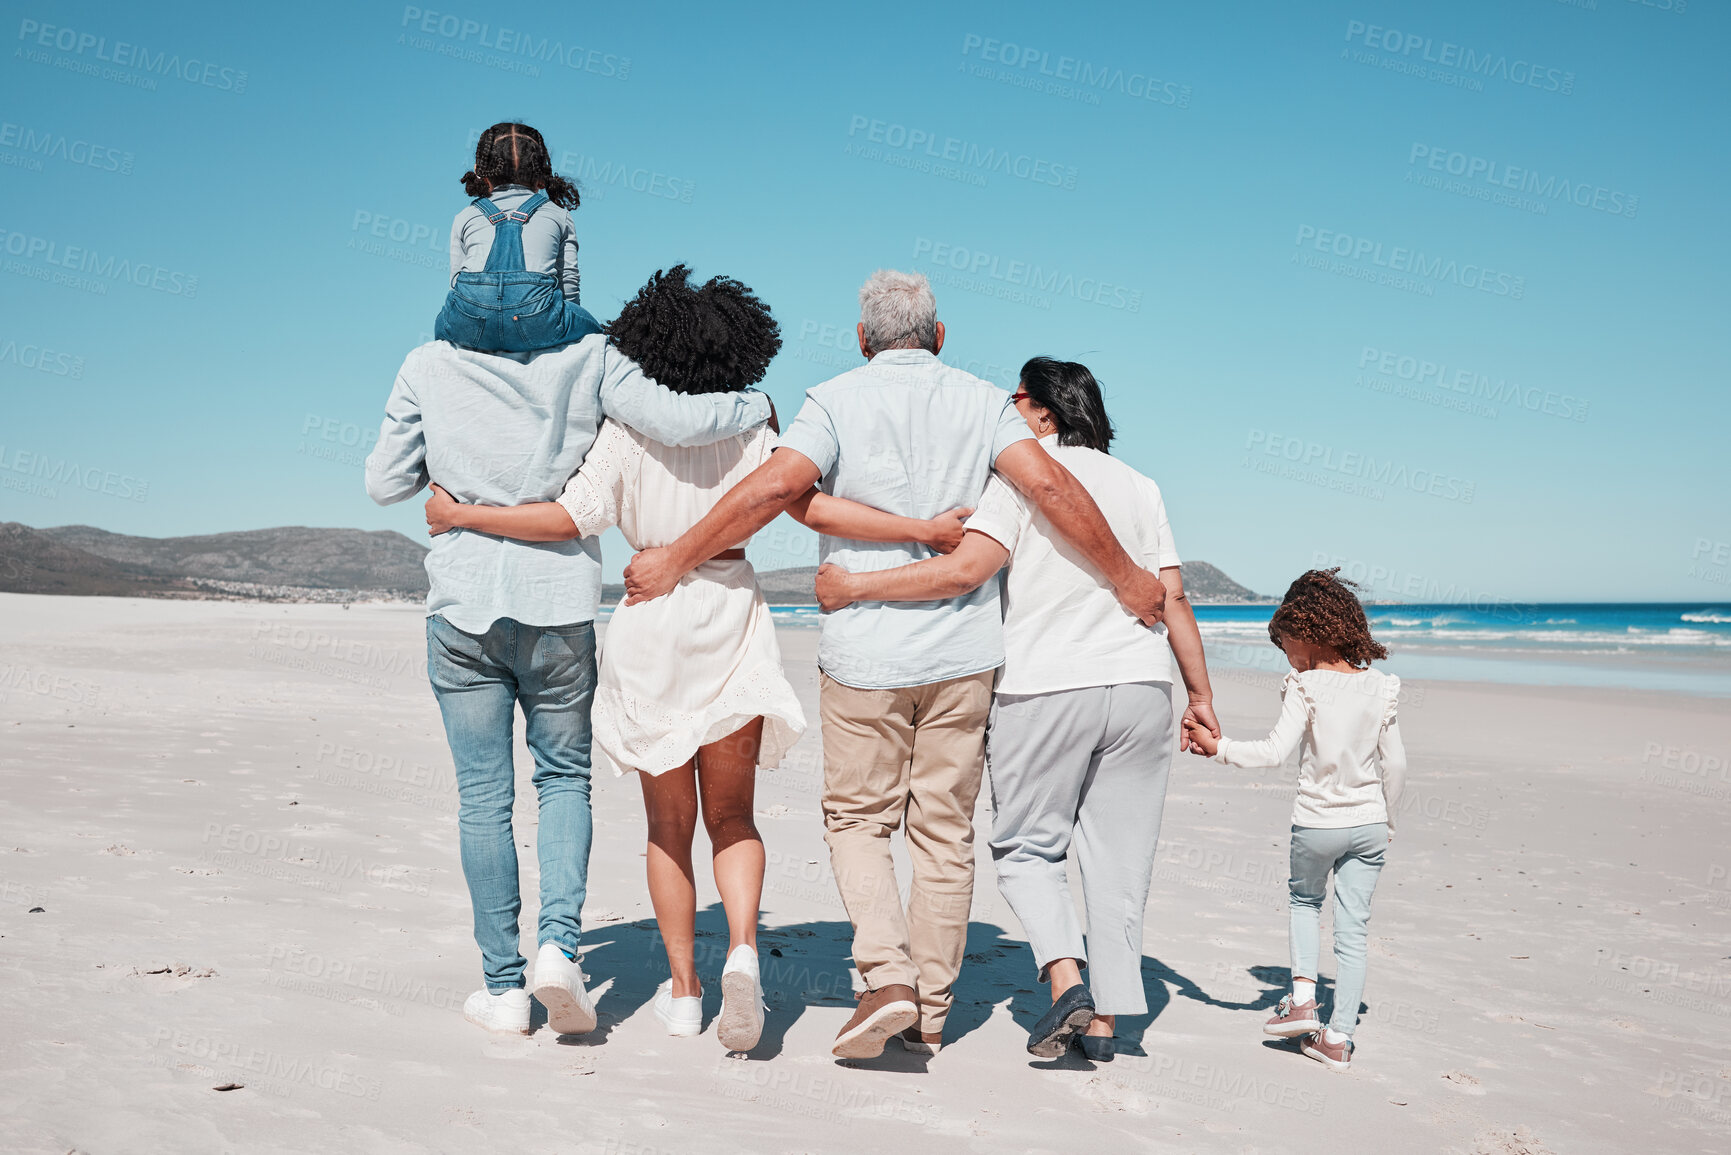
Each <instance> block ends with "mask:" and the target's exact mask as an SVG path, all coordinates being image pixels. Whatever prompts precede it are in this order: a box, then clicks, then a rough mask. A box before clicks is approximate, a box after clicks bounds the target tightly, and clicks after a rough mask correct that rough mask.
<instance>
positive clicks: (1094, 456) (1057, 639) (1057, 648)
mask: <svg viewBox="0 0 1731 1155" xmlns="http://www.w3.org/2000/svg"><path fill="white" fill-rule="evenodd" d="M1040 444H1041V445H1043V446H1044V447H1045V449H1046V452H1047V453H1050V454H1051V455H1052V457H1053V458H1054V459H1056V460H1057V462H1058V464H1060V465H1062V466H1063V467H1064V468H1065V469H1068V470H1069V471H1070V473H1071V474H1072V475H1074V476H1075V478H1076V480H1077V481H1079V482H1081V483H1082V488H1084V489H1086V490H1087V491H1088V493H1089V495H1090V496H1092V497H1093V499H1094V504H1096V505H1098V506H1099V507H1100V512H1101V513H1102V514H1104V515H1105V518H1106V524H1107V525H1110V526H1111V527H1112V532H1113V533H1114V534H1115V535H1117V538H1118V541H1119V542H1120V543H1121V544H1122V545H1123V546H1124V549H1125V552H1127V553H1128V554H1129V555H1130V557H1131V560H1133V561H1135V562H1137V563H1138V564H1140V565H1142V566H1143V567H1144V568H1146V569H1149V570H1154V571H1156V572H1157V571H1159V570H1162V569H1165V568H1167V567H1170V566H1175V565H1177V564H1178V547H1177V546H1176V545H1174V544H1173V541H1172V527H1171V526H1170V525H1169V524H1168V523H1167V521H1166V503H1165V502H1164V501H1162V500H1161V498H1160V487H1159V486H1157V485H1155V484H1154V483H1153V482H1152V481H1150V480H1149V479H1148V478H1146V477H1143V476H1142V475H1141V474H1140V473H1137V472H1136V471H1135V470H1134V469H1131V468H1130V467H1129V466H1128V465H1125V464H1124V463H1123V462H1122V461H1119V460H1118V459H1117V458H1116V457H1113V456H1111V455H1110V454H1106V453H1101V452H1100V451H1099V450H1097V449H1083V448H1081V447H1078V446H1065V445H1059V444H1058V438H1057V435H1056V434H1053V435H1052V436H1050V437H1043V438H1041V439H1040ZM967 526H968V528H969V529H970V530H975V531H977V532H979V533H983V534H986V535H987V536H988V537H991V538H992V539H993V540H995V541H997V542H998V543H999V544H1000V545H1002V546H1003V547H1004V548H1005V549H1007V550H1009V551H1010V567H1009V571H1008V573H1007V574H1006V575H1005V577H1004V672H1003V675H1002V676H1001V677H999V679H998V686H997V692H998V693H1000V694H1046V693H1052V692H1054V691H1057V690H1078V689H1081V688H1083V687H1086V686H1113V685H1117V684H1119V683H1121V682H1170V681H1172V650H1171V647H1170V646H1169V645H1168V644H1167V641H1166V627H1165V626H1163V625H1161V626H1155V627H1154V628H1153V629H1150V628H1148V627H1147V626H1145V625H1143V624H1142V622H1141V619H1139V618H1137V617H1136V615H1135V614H1132V613H1131V612H1130V611H1129V610H1127V609H1125V608H1124V607H1123V605H1122V604H1121V603H1120V602H1119V601H1118V596H1117V594H1115V593H1114V592H1113V590H1112V583H1111V582H1109V581H1107V580H1106V578H1105V576H1104V575H1103V574H1101V573H1100V571H1099V570H1098V569H1095V568H1094V565H1093V563H1091V562H1090V561H1088V559H1087V558H1085V557H1083V556H1082V555H1081V554H1080V553H1079V552H1077V550H1076V549H1075V547H1073V546H1072V545H1070V543H1069V542H1067V541H1065V540H1064V538H1063V536H1062V535H1060V534H1059V533H1058V532H1057V531H1056V530H1055V529H1053V528H1052V524H1051V522H1049V521H1047V520H1046V515H1045V514H1043V513H1041V512H1040V510H1039V508H1038V507H1036V506H1035V505H1033V504H1032V503H1030V502H1029V501H1028V499H1027V498H1025V497H1023V496H1022V494H1021V492H1020V491H1018V490H1017V489H1016V487H1015V486H1013V485H1011V484H1010V483H1008V482H1006V481H1005V480H1004V479H1003V478H1002V477H1001V476H999V475H998V474H996V473H994V474H992V479H991V481H989V482H988V483H987V485H986V492H985V495H984V496H983V497H981V498H980V506H979V508H978V509H977V510H975V511H974V514H973V516H972V517H970V518H968V522H967Z"/></svg>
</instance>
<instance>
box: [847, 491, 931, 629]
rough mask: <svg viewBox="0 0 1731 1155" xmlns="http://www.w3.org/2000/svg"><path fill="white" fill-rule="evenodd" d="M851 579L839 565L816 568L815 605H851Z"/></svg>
mask: <svg viewBox="0 0 1731 1155" xmlns="http://www.w3.org/2000/svg"><path fill="white" fill-rule="evenodd" d="M945 516H948V515H947V514H946V515H945ZM933 548H934V549H935V548H937V547H935V546H934V547H933ZM852 578H853V575H852V574H851V573H849V572H848V571H847V570H845V569H842V568H841V567H840V566H839V565H831V564H829V563H828V562H825V563H824V564H823V565H820V566H818V567H817V604H818V605H819V606H821V607H823V608H824V609H825V610H839V609H841V608H842V607H843V606H846V605H851V604H852V603H853V601H854V596H853V592H852V591H851V590H850V589H849V586H850V585H851V583H852Z"/></svg>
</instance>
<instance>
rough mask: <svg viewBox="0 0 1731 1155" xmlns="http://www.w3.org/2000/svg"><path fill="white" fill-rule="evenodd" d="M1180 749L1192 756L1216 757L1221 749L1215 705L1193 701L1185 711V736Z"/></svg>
mask: <svg viewBox="0 0 1731 1155" xmlns="http://www.w3.org/2000/svg"><path fill="white" fill-rule="evenodd" d="M1179 749H1181V750H1183V751H1185V752H1186V753H1190V754H1202V755H1205V756H1207V757H1209V758H1212V757H1214V754H1215V752H1216V751H1218V750H1219V749H1220V723H1219V721H1218V720H1217V719H1216V718H1215V717H1214V704H1213V703H1212V702H1207V701H1192V702H1191V703H1190V705H1189V706H1188V707H1186V708H1185V710H1184V735H1183V738H1182V739H1181V740H1180V742H1179Z"/></svg>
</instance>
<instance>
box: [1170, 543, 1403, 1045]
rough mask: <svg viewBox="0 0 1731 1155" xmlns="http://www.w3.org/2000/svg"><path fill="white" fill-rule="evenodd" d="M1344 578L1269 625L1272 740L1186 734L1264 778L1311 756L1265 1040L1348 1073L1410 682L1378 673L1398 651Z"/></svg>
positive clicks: (1311, 591)
mask: <svg viewBox="0 0 1731 1155" xmlns="http://www.w3.org/2000/svg"><path fill="white" fill-rule="evenodd" d="M1339 572H1340V571H1339V570H1338V568H1337V569H1328V570H1311V571H1309V572H1308V573H1306V574H1305V575H1304V576H1303V577H1301V578H1299V579H1298V580H1297V581H1295V582H1293V583H1292V585H1291V586H1290V587H1288V588H1287V591H1286V597H1285V598H1284V599H1282V600H1281V603H1280V608H1279V609H1277V610H1276V611H1275V612H1274V617H1273V619H1272V620H1270V621H1269V623H1268V637H1269V639H1270V640H1271V641H1273V642H1274V644H1275V645H1277V646H1279V647H1280V648H1281V649H1282V650H1284V651H1286V658H1287V660H1288V661H1289V662H1291V663H1292V670H1291V671H1290V672H1289V673H1288V674H1287V675H1286V680H1285V682H1284V683H1283V684H1282V686H1281V695H1282V704H1281V711H1280V720H1279V721H1278V722H1276V723H1275V726H1274V731H1273V733H1271V734H1269V735H1268V737H1266V738H1263V739H1260V740H1257V741H1250V740H1246V739H1232V738H1219V739H1216V738H1215V737H1214V736H1213V735H1212V734H1210V733H1209V732H1208V730H1207V729H1206V728H1205V727H1203V726H1201V725H1199V724H1197V723H1194V722H1188V721H1187V722H1186V723H1185V734H1186V737H1187V738H1188V740H1189V742H1190V744H1191V745H1192V746H1194V747H1195V748H1197V749H1199V750H1201V751H1202V752H1203V753H1204V754H1207V755H1209V756H1211V757H1212V758H1214V759H1215V760H1216V761H1218V762H1224V763H1226V764H1227V765H1229V766H1239V767H1242V768H1244V769H1264V768H1271V767H1275V766H1279V765H1281V764H1282V763H1283V762H1285V761H1286V759H1287V758H1288V757H1289V756H1290V755H1291V754H1292V751H1293V750H1294V749H1298V750H1299V751H1300V754H1299V769H1298V794H1297V797H1296V799H1295V800H1294V801H1293V805H1292V866H1291V880H1290V882H1289V883H1288V890H1289V892H1290V893H1289V900H1290V909H1291V931H1290V934H1291V951H1292V991H1291V992H1290V993H1289V994H1287V995H1286V996H1284V997H1283V998H1282V999H1281V1000H1280V1003H1279V1005H1278V1006H1277V1007H1276V1008H1275V1014H1274V1017H1273V1018H1271V1019H1269V1020H1268V1022H1267V1023H1266V1024H1265V1025H1264V1026H1263V1030H1264V1031H1265V1032H1266V1033H1267V1034H1270V1035H1274V1036H1276V1037H1279V1038H1297V1039H1299V1040H1300V1042H1299V1049H1300V1050H1301V1051H1303V1053H1304V1054H1306V1055H1308V1056H1309V1057H1310V1058H1312V1059H1315V1060H1317V1061H1318V1062H1320V1063H1323V1064H1326V1065H1327V1066H1329V1067H1332V1068H1333V1069H1335V1070H1337V1071H1344V1070H1346V1069H1347V1068H1348V1067H1349V1066H1350V1065H1351V1063H1352V1054H1353V1043H1352V1035H1353V1031H1354V1030H1355V1029H1356V1027H1357V1026H1358V1005H1359V998H1360V996H1361V995H1362V994H1363V992H1364V959H1365V926H1366V923H1367V922H1368V920H1369V918H1370V899H1371V894H1372V893H1373V892H1374V891H1375V890H1376V880H1377V876H1378V875H1379V874H1380V873H1381V872H1382V864H1383V857H1384V855H1385V853H1386V852H1387V850H1388V845H1389V842H1390V841H1391V840H1392V839H1393V838H1394V827H1395V817H1396V815H1397V814H1398V813H1399V810H1400V791H1401V783H1402V779H1403V778H1404V777H1405V774H1406V750H1405V747H1403V746H1402V745H1401V740H1400V726H1399V724H1398V722H1397V720H1396V717H1395V714H1396V706H1395V704H1396V700H1397V699H1398V698H1399V697H1400V679H1399V678H1396V677H1394V676H1393V675H1390V674H1384V673H1381V672H1379V671H1377V670H1372V669H1371V668H1370V663H1371V662H1372V661H1373V660H1376V659H1380V658H1386V657H1388V650H1387V649H1386V648H1384V647H1383V646H1382V645H1381V644H1379V643H1378V642H1377V641H1376V640H1375V639H1374V638H1372V637H1371V636H1370V625H1369V623H1368V622H1366V621H1365V616H1364V607H1363V606H1362V605H1360V604H1359V600H1358V598H1357V596H1356V595H1355V594H1354V592H1353V588H1352V585H1351V583H1349V582H1346V581H1342V580H1341V579H1340V577H1339V576H1338V575H1339ZM1330 874H1332V875H1333V876H1334V965H1335V976H1334V1007H1333V1012H1332V1014H1331V1015H1330V1016H1329V1020H1328V1025H1327V1026H1326V1027H1324V1026H1323V1022H1322V1016H1321V1014H1320V1012H1319V1010H1318V1008H1317V1005H1316V978H1317V966H1316V963H1317V955H1318V953H1319V951H1320V940H1321V937H1322V901H1323V899H1324V898H1325V897H1326V896H1327V893H1328V878H1329V875H1330Z"/></svg>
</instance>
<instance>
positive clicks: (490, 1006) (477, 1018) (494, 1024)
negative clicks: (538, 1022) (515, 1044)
mask: <svg viewBox="0 0 1731 1155" xmlns="http://www.w3.org/2000/svg"><path fill="white" fill-rule="evenodd" d="M463 1017H464V1018H465V1019H468V1020H469V1021H470V1022H471V1023H474V1024H475V1025H476V1026H477V1027H481V1028H483V1029H485V1030H489V1031H509V1032H510V1033H512V1034H514V1035H526V1034H528V1033H529V992H528V991H526V990H524V989H523V988H522V987H514V988H512V989H511V990H508V991H500V992H499V993H498V994H494V993H493V992H492V991H489V990H487V989H485V988H482V989H481V990H478V991H476V992H475V993H474V994H472V995H470V996H469V997H468V999H467V1001H465V1002H464V1003H463Z"/></svg>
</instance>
